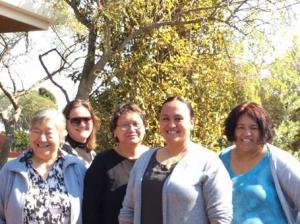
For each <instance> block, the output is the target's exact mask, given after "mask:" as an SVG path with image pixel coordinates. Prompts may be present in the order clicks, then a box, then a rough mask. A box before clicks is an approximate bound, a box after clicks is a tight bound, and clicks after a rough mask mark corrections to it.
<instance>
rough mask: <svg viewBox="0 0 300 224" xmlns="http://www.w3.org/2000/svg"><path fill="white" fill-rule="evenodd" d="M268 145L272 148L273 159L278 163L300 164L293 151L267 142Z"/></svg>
mask: <svg viewBox="0 0 300 224" xmlns="http://www.w3.org/2000/svg"><path fill="white" fill-rule="evenodd" d="M267 147H268V149H269V150H270V155H271V160H273V161H275V162H276V163H282V164H284V165H292V164H296V165H297V166H300V162H299V160H298V159H296V157H294V156H293V155H292V154H291V153H289V152H287V151H285V150H282V149H280V148H278V147H276V146H274V145H272V144H269V143H267Z"/></svg>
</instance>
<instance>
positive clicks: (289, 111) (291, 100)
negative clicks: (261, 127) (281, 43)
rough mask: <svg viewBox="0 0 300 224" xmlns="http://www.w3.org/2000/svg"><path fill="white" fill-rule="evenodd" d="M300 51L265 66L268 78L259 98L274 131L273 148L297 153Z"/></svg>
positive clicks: (296, 49) (299, 148) (299, 138)
mask: <svg viewBox="0 0 300 224" xmlns="http://www.w3.org/2000/svg"><path fill="white" fill-rule="evenodd" d="M299 65H300V49H299V41H298V40H295V44H294V48H293V49H291V50H289V51H287V52H286V53H285V54H283V55H282V56H280V57H279V58H278V59H276V60H275V61H274V63H273V64H271V65H269V66H268V67H267V69H269V71H270V75H269V76H267V77H266V78H264V79H263V80H262V86H261V90H260V97H261V99H262V103H263V105H264V106H265V107H266V108H267V109H268V110H269V112H270V114H271V116H272V118H273V121H274V127H275V136H274V144H276V145H277V146H279V147H281V148H283V149H285V150H288V151H292V152H293V153H294V154H299V152H300V113H299V112H300V69H299V68H300V67H299Z"/></svg>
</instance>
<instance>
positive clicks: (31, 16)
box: [0, 0, 54, 33]
mask: <svg viewBox="0 0 300 224" xmlns="http://www.w3.org/2000/svg"><path fill="white" fill-rule="evenodd" d="M49 11H50V10H49ZM49 11H48V12H49ZM45 12H46V10H45V6H42V5H39V6H38V7H37V5H36V3H32V2H31V1H30V0H25V1H24V0H23V1H18V0H14V1H10V0H0V33H7V32H26V31H33V30H47V29H48V27H49V26H50V25H52V24H54V19H53V18H51V16H49V15H47V13H45ZM45 14H46V15H45ZM48 14H49V13H48Z"/></svg>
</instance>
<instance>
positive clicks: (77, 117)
mask: <svg viewBox="0 0 300 224" xmlns="http://www.w3.org/2000/svg"><path fill="white" fill-rule="evenodd" d="M63 114H64V115H65V118H66V120H67V131H68V135H67V136H66V144H65V145H64V146H63V150H65V151H66V152H68V153H70V154H73V155H76V156H78V157H79V158H80V159H82V160H83V161H84V163H85V165H86V167H89V165H90V164H91V162H92V161H93V159H94V158H95V156H96V153H95V151H94V149H95V148H96V146H97V144H96V132H97V128H98V126H99V119H98V117H97V116H96V115H95V113H94V111H93V108H92V105H91V104H90V102H89V101H87V100H81V99H76V100H73V101H71V102H70V103H69V104H67V106H66V107H65V109H64V110H63Z"/></svg>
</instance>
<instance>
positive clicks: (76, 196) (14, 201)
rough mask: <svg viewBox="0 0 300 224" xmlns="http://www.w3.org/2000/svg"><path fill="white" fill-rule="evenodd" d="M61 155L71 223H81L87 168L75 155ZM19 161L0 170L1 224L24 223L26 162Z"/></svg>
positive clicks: (10, 163) (17, 159)
mask: <svg viewBox="0 0 300 224" xmlns="http://www.w3.org/2000/svg"><path fill="white" fill-rule="evenodd" d="M62 153H63V158H64V163H63V172H64V182H65V185H66V188H67V191H68V195H69V198H70V201H71V219H70V220H71V224H81V223H82V213H81V202H82V195H83V179H84V175H85V171H86V168H85V166H84V164H83V163H82V162H81V161H80V160H79V159H78V158H76V157H75V156H72V155H69V154H67V153H65V152H62ZM21 157H22V155H20V156H19V157H18V158H16V159H14V160H12V161H9V162H7V163H6V164H5V165H4V166H3V167H2V169H1V171H0V224H4V223H6V224H21V223H23V207H24V199H25V195H26V192H27V190H28V189H27V188H28V181H29V180H28V174H27V168H26V165H25V162H20V158H21Z"/></svg>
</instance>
